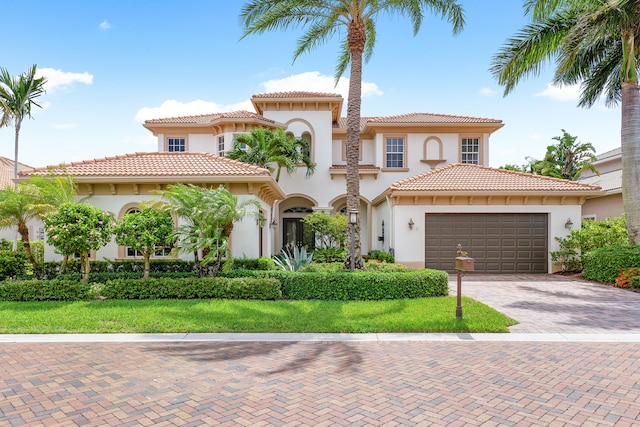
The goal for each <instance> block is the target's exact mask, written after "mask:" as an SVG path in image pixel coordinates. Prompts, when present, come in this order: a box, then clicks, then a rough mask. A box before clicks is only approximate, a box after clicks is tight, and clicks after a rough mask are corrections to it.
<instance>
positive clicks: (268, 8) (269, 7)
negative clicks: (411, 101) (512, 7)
mask: <svg viewBox="0 0 640 427" xmlns="http://www.w3.org/2000/svg"><path fill="white" fill-rule="evenodd" d="M426 10H431V11H432V12H433V13H435V14H439V15H441V16H442V17H443V18H445V19H447V20H448V21H449V22H450V23H451V24H452V25H453V32H454V34H455V33H458V32H459V31H461V30H462V27H463V26H464V17H463V9H462V6H460V5H459V4H458V3H457V2H456V1H455V0H322V1H320V0H250V1H249V2H247V3H246V4H245V5H244V6H243V7H242V10H241V13H240V17H241V19H242V20H243V22H244V27H245V28H244V34H243V36H242V37H243V38H244V37H246V36H247V35H249V34H262V33H264V32H266V31H270V30H274V29H283V30H284V29H288V28H292V27H297V26H307V27H308V28H307V30H306V32H305V33H304V34H303V35H302V37H301V38H300V39H298V45H297V48H296V50H295V52H294V56H293V58H294V61H295V60H296V59H297V58H298V57H299V56H300V55H301V54H302V53H305V52H308V51H310V50H312V49H313V48H315V47H317V46H318V45H320V44H322V43H325V42H326V41H327V40H328V39H329V38H331V37H332V36H334V35H336V34H346V38H343V39H342V41H341V49H340V53H339V55H338V64H337V66H336V73H335V79H336V83H337V82H338V80H339V79H340V77H341V76H342V75H343V74H344V72H345V70H346V69H347V67H350V77H349V99H348V102H347V175H346V191H347V210H348V211H353V210H360V179H359V176H358V162H359V157H360V154H359V149H360V147H359V141H360V105H361V97H362V61H363V58H364V60H365V61H367V60H369V59H370V58H371V55H372V54H373V48H374V46H375V42H376V22H377V20H378V17H379V16H380V15H383V14H386V15H392V14H398V15H403V16H408V17H409V18H410V19H411V21H412V24H413V32H414V34H416V33H417V32H418V30H419V29H420V26H421V24H422V20H423V18H424V13H425V11H426ZM341 30H345V31H344V32H341ZM349 235H350V236H354V238H353V239H352V242H351V244H352V246H353V247H354V250H353V251H352V252H353V253H354V254H355V255H354V263H355V267H356V268H358V269H360V268H362V257H361V256H360V253H361V249H360V216H358V220H357V221H356V223H355V224H349ZM347 256H348V258H347V259H346V260H345V265H351V258H350V256H351V254H349V255H347Z"/></svg>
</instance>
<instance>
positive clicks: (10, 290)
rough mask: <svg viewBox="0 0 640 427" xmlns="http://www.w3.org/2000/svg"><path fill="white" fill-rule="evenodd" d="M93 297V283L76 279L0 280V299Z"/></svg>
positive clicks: (48, 299) (45, 299)
mask: <svg viewBox="0 0 640 427" xmlns="http://www.w3.org/2000/svg"><path fill="white" fill-rule="evenodd" d="M93 297H94V292H93V290H92V289H91V285H88V284H84V283H82V282H80V281H76V280H13V281H6V282H0V301H81V300H87V299H92V298H93Z"/></svg>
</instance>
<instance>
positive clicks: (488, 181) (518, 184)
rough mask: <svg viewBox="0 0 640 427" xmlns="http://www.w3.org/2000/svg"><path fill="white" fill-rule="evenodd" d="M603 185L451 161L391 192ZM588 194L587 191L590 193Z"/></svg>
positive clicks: (555, 189) (591, 188) (532, 190)
mask: <svg viewBox="0 0 640 427" xmlns="http://www.w3.org/2000/svg"><path fill="white" fill-rule="evenodd" d="M600 190H601V189H600V187H599V186H597V185H592V184H587V183H583V182H576V181H568V180H565V179H558V178H551V177H547V176H540V175H532V174H528V173H523V172H515V171H510V170H505V169H496V168H492V167H489V166H479V165H470V164H459V163H456V164H451V165H447V166H443V167H441V168H438V169H436V170H433V171H430V172H427V173H423V174H420V175H416V176H414V177H412V178H408V179H404V180H402V181H398V182H396V183H394V184H391V186H390V187H389V191H391V192H396V191H398V192H405V191H407V192H411V191H419V192H448V193H452V192H459V193H467V194H469V193H479V192H490V193H548V192H554V193H557V192H567V193H576V192H579V193H586V194H592V193H598V192H600ZM586 194H585V195H586Z"/></svg>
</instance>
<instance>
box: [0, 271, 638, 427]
mask: <svg viewBox="0 0 640 427" xmlns="http://www.w3.org/2000/svg"><path fill="white" fill-rule="evenodd" d="M480 279H481V278H480V277H476V278H475V279H473V278H472V277H471V276H469V277H466V278H465V279H464V285H463V286H465V287H464V288H463V289H465V290H466V291H467V292H466V294H467V295H472V296H473V294H474V293H476V295H480V294H481V293H482V292H485V293H486V295H493V296H492V297H491V298H496V301H498V300H499V299H500V298H501V295H503V294H502V293H501V292H499V291H498V288H499V287H500V283H502V282H504V283H502V286H503V287H504V288H507V289H508V288H513V286H514V283H515V286H516V287H518V289H515V291H514V290H513V289H511V290H512V291H514V292H526V293H529V292H531V293H533V294H536V293H539V294H541V295H546V297H545V298H549V301H553V300H556V304H557V305H556V306H555V307H557V308H558V309H561V308H566V307H567V305H566V304H567V303H569V304H568V306H573V307H575V308H574V310H573V313H574V315H573V317H568V318H566V317H561V318H558V320H557V321H556V323H555V324H557V325H563V324H564V325H566V326H567V327H569V328H575V329H572V330H574V331H575V330H580V328H579V325H580V324H584V325H585V328H586V329H585V330H586V331H592V330H594V329H592V328H596V329H595V330H596V331H597V332H602V331H613V332H618V331H620V329H619V328H618V327H617V326H615V325H606V324H605V321H604V320H602V319H603V317H602V316H605V318H606V316H607V311H608V310H603V311H602V312H600V311H599V312H597V313H596V315H595V316H596V317H600V318H601V319H600V320H598V321H597V323H592V322H594V321H595V320H591V319H592V317H593V316H590V315H589V307H591V306H592V305H597V304H596V301H597V300H599V299H601V300H603V301H604V302H605V304H609V302H610V301H613V300H615V301H616V302H615V303H612V304H611V309H613V310H619V309H620V307H619V306H618V305H617V304H618V302H617V300H618V296H616V295H617V293H619V292H623V293H624V291H620V290H615V289H610V288H608V289H603V291H604V292H605V293H604V294H602V295H604V297H602V298H601V297H600V295H601V294H600V292H592V293H589V292H588V291H589V290H590V289H592V288H589V286H590V285H585V286H587V287H586V288H583V285H584V284H582V283H580V282H575V281H571V280H567V279H564V278H563V279H562V280H561V282H562V283H561V285H562V286H563V288H562V289H563V291H562V292H559V291H558V289H555V291H553V290H546V291H540V289H544V288H545V285H544V283H543V284H540V283H533V282H534V279H535V280H536V281H539V280H549V279H553V280H554V281H555V280H560V279H558V278H554V277H549V276H541V277H535V278H531V279H526V281H525V283H523V282H522V281H521V280H515V278H513V277H512V278H508V280H507V278H506V277H502V278H501V279H502V280H498V279H491V280H489V278H485V279H484V282H486V283H487V285H488V286H489V287H490V288H491V291H489V289H486V288H482V284H481V282H480V281H479V280H480ZM472 282H476V283H472ZM498 282H500V283H498ZM535 286H538V290H535V289H534V290H532V289H529V288H531V287H535ZM571 289H576V290H571ZM608 291H613V293H609V292H608ZM514 292H512V294H513V293H514ZM552 292H558V296H557V298H554V297H552V296H551V293H552ZM627 294H628V293H624V295H622V296H621V297H620V300H621V301H625V300H626V298H627V296H628V295H627ZM630 297H631V298H635V295H634V296H630ZM588 298H592V299H593V300H594V301H591V302H588V301H587V299H588ZM478 299H480V300H482V298H481V297H478ZM528 299H529V298H528V297H523V298H522V299H521V300H519V299H518V298H513V297H511V299H505V298H504V297H503V298H502V303H501V304H504V307H505V312H507V309H508V310H512V311H511V312H507V314H509V315H511V316H512V317H516V318H517V317H518V316H517V314H518V313H523V315H524V314H527V315H528V316H529V319H528V320H527V321H523V318H520V319H518V320H521V321H522V323H521V325H520V326H523V327H524V326H526V325H533V324H535V323H536V322H535V319H536V317H538V316H540V313H544V312H545V311H547V310H548V311H549V314H550V315H552V316H553V315H554V314H555V311H554V310H550V308H551V307H553V306H552V305H547V304H551V303H550V302H549V303H544V304H543V303H540V302H538V303H537V304H536V303H535V301H529V302H531V303H532V304H533V305H531V306H526V304H524V302H526V301H527V300H528ZM576 300H578V301H581V302H577V301H576ZM483 302H485V303H488V304H489V305H493V304H491V302H490V301H487V300H484V301H483ZM580 306H582V308H581V309H580V308H579V307H580ZM622 309H623V310H631V307H627V308H625V306H623V307H622ZM633 313H635V312H633ZM631 314H632V311H625V312H624V313H623V314H622V315H624V316H626V315H631ZM614 318H615V319H616V322H620V321H623V322H624V321H625V319H621V318H620V317H617V316H615V315H612V316H611V319H614ZM636 322H637V319H629V322H627V323H628V324H630V325H636ZM537 323H540V322H537ZM549 325H550V326H549V327H551V326H553V324H552V323H550V324H549ZM633 327H634V328H636V330H635V332H636V333H640V330H638V329H637V326H633ZM565 330H566V329H565ZM622 331H624V332H625V333H627V334H628V335H629V336H630V337H635V335H632V334H630V332H632V330H631V329H630V328H627V329H624V328H623V329H622ZM532 332H539V331H538V330H532ZM545 332H553V331H546V330H545ZM529 335H536V334H529ZM503 336H504V337H514V338H517V337H519V339H522V337H526V336H527V334H514V335H512V334H503ZM396 338H397V337H396ZM414 338H415V337H414ZM454 338H455V337H454ZM635 341H640V340H638V339H636V340H635ZM639 359H640V344H639V343H638V342H585V341H583V340H571V339H568V340H565V341H560V342H542V341H519V340H515V341H509V340H504V341H479V340H477V339H474V338H473V337H472V336H465V335H460V336H458V339H451V337H450V338H449V339H443V340H438V339H435V340H425V341H409V340H407V341H380V340H378V341H375V340H372V341H333V342H301V341H295V340H293V341H280V342H241V341H228V342H210V341H200V342H198V341H196V342H189V341H179V342H128V343H123V342H93V343H92V342H57V343H51V342H0V425H7V426H16V425H68V426H74V425H96V426H97V425H100V426H102V425H114V426H116V425H117V426H137V425H158V426H163V425H164V426H172V425H180V426H189V425H218V424H223V425H251V426H261V425H276V426H282V425H291V426H300V425H310V426H324V425H349V426H358V425H384V426H387V425H389V426H392V425H453V426H463V425H486V426H493V425H518V426H520V425H522V426H526V425H537V426H549V425H576V426H578V425H580V426H581V425H621V426H624V425H637V424H638V423H640V385H639V384H640V360H639Z"/></svg>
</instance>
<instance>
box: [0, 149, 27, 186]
mask: <svg viewBox="0 0 640 427" xmlns="http://www.w3.org/2000/svg"><path fill="white" fill-rule="evenodd" d="M14 165H15V163H14V161H13V160H11V159H8V158H6V157H2V156H0V188H4V187H6V186H8V185H12V184H13V172H14ZM29 168H31V166H29V165H25V164H24V163H20V162H18V173H19V172H20V171H22V170H25V169H29Z"/></svg>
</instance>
